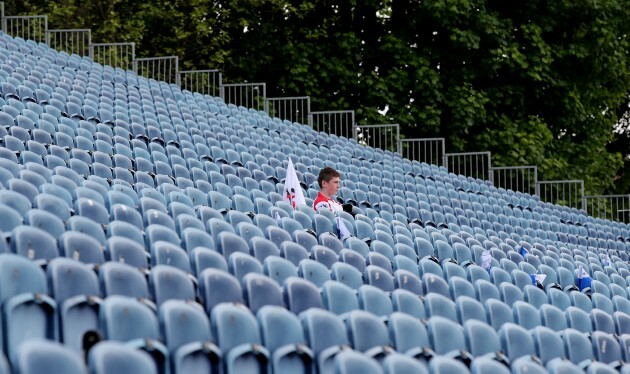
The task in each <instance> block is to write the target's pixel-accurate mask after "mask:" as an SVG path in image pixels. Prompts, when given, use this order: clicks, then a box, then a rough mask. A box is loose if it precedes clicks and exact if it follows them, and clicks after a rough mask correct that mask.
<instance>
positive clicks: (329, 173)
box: [317, 166, 341, 188]
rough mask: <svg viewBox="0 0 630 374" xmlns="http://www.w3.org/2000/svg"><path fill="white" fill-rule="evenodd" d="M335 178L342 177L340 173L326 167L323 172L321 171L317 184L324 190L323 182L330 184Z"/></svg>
mask: <svg viewBox="0 0 630 374" xmlns="http://www.w3.org/2000/svg"><path fill="white" fill-rule="evenodd" d="M335 177H337V178H338V177H341V174H339V172H338V171H337V170H335V169H333V168H331V167H329V166H326V167H325V168H323V169H322V170H320V171H319V176H318V177H317V184H319V188H322V182H323V181H326V182H330V180H331V179H333V178H335Z"/></svg>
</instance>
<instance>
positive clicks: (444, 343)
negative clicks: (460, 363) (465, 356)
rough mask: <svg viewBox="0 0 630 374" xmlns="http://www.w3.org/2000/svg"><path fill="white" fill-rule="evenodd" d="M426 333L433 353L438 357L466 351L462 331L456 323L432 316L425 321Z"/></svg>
mask: <svg viewBox="0 0 630 374" xmlns="http://www.w3.org/2000/svg"><path fill="white" fill-rule="evenodd" d="M427 332H428V334H429V341H430V342H431V346H432V347H433V351H435V353H437V354H438V355H445V354H452V353H453V352H459V351H466V349H467V347H466V339H465V337H464V329H463V328H462V326H460V325H459V324H458V323H456V322H453V321H451V320H449V319H447V318H444V317H441V316H434V317H431V318H429V319H428V321H427Z"/></svg>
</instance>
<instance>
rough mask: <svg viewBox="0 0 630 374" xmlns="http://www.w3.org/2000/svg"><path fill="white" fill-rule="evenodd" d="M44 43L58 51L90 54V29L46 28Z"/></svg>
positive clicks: (83, 54) (81, 54)
mask: <svg viewBox="0 0 630 374" xmlns="http://www.w3.org/2000/svg"><path fill="white" fill-rule="evenodd" d="M46 44H48V45H49V46H50V47H51V48H53V49H56V50H58V51H62V52H66V53H67V54H69V55H71V54H77V55H79V56H89V55H90V44H92V30H90V29H60V30H48V32H47V33H46Z"/></svg>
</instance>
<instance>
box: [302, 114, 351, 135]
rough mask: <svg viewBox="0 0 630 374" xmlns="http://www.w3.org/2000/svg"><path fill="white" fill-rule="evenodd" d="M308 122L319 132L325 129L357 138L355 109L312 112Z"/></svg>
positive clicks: (331, 132) (328, 131) (332, 132)
mask: <svg viewBox="0 0 630 374" xmlns="http://www.w3.org/2000/svg"><path fill="white" fill-rule="evenodd" d="M308 123H309V125H310V126H311V127H312V128H313V129H315V131H317V132H320V131H323V132H325V133H328V134H334V135H337V136H343V137H346V138H348V139H356V138H357V128H356V124H355V121H354V110H332V111H322V112H311V115H310V116H309V121H308Z"/></svg>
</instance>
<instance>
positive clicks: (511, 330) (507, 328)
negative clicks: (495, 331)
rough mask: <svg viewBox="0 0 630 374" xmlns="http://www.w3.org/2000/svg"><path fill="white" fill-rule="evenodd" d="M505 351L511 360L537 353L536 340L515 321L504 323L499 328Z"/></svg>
mask: <svg viewBox="0 0 630 374" xmlns="http://www.w3.org/2000/svg"><path fill="white" fill-rule="evenodd" d="M499 338H500V339H501V346H502V347H503V351H504V352H505V354H506V355H507V356H508V358H509V359H510V361H513V360H516V359H517V358H519V357H522V356H526V355H535V354H536V350H535V348H534V341H533V339H532V337H531V335H530V334H529V332H528V331H527V330H525V329H524V328H523V327H521V326H518V325H516V324H513V323H506V324H504V325H503V326H502V327H501V329H499Z"/></svg>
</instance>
